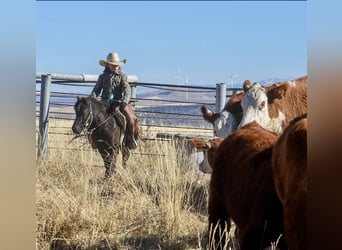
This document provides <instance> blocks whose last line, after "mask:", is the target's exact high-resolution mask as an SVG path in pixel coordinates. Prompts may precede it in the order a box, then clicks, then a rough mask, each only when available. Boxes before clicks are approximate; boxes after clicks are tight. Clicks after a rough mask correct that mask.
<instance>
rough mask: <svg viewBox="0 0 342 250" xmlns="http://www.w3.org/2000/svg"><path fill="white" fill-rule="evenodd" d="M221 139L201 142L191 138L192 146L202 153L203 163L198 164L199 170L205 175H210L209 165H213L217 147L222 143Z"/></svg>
mask: <svg viewBox="0 0 342 250" xmlns="http://www.w3.org/2000/svg"><path fill="white" fill-rule="evenodd" d="M223 140H224V139H223V138H220V137H215V138H213V139H210V140H208V141H207V140H203V139H200V138H193V139H192V141H191V142H192V144H193V145H194V147H195V148H197V149H198V150H201V151H203V154H204V158H203V161H202V162H201V163H200V164H199V170H200V171H202V172H203V173H206V174H211V173H212V168H211V164H213V161H214V157H215V153H216V150H217V148H218V146H219V145H220V144H221V142H222V141H223Z"/></svg>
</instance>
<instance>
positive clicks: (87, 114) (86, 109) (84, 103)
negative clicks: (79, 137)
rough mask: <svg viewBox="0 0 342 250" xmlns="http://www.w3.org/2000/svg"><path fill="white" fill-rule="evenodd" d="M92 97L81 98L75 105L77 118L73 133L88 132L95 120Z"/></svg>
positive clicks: (78, 98)
mask: <svg viewBox="0 0 342 250" xmlns="http://www.w3.org/2000/svg"><path fill="white" fill-rule="evenodd" d="M90 98H91V97H79V96H77V101H76V103H75V105H74V109H75V113H76V118H75V121H74V124H73V125H72V131H73V132H74V133H75V134H80V133H81V132H82V131H84V130H87V129H88V128H89V126H90V124H91V122H92V120H93V119H94V115H93V110H92V105H91V100H90Z"/></svg>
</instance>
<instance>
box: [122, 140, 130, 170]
mask: <svg viewBox="0 0 342 250" xmlns="http://www.w3.org/2000/svg"><path fill="white" fill-rule="evenodd" d="M121 152H122V167H123V168H126V167H127V161H128V158H129V156H130V155H131V152H130V151H129V149H128V148H127V147H126V146H124V145H122V147H121Z"/></svg>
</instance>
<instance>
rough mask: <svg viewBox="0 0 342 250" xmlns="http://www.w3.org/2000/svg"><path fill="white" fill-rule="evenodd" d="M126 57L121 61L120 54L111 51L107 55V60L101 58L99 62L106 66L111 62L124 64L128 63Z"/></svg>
mask: <svg viewBox="0 0 342 250" xmlns="http://www.w3.org/2000/svg"><path fill="white" fill-rule="evenodd" d="M126 61H127V60H126V59H123V60H122V61H120V59H119V55H118V54H117V53H115V52H114V53H109V54H108V56H107V61H105V60H100V61H99V63H100V65H102V66H104V67H106V66H107V63H109V64H113V65H122V64H125V63H126Z"/></svg>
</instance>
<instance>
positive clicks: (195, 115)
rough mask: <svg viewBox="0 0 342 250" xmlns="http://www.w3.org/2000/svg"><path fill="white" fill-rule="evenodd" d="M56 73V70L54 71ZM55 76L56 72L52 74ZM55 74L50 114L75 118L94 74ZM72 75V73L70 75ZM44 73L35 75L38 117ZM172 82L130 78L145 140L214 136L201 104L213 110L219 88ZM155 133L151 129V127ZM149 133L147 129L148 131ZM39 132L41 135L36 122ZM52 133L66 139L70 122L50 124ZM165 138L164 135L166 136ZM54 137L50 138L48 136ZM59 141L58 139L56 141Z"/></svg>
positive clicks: (231, 91)
mask: <svg viewBox="0 0 342 250" xmlns="http://www.w3.org/2000/svg"><path fill="white" fill-rule="evenodd" d="M55 75H56V74H55ZM52 76H54V74H52ZM59 78H63V77H52V79H51V91H50V99H49V108H48V116H49V119H50V120H51V119H52V120H65V121H70V122H72V121H73V120H74V119H75V112H74V109H73V106H74V103H75V102H76V100H77V96H80V97H82V96H88V95H89V94H90V93H91V91H92V88H93V87H94V85H95V82H96V80H95V78H92V79H91V80H79V79H77V78H76V79H73V78H71V79H67V80H65V79H59ZM69 78H70V77H69ZM41 85H42V77H41V75H40V74H37V77H36V118H37V120H38V118H39V115H40V109H41V95H42V93H41ZM212 85H213V87H208V86H209V84H208V85H206V86H194V85H188V84H186V85H173V84H165V83H143V82H130V86H131V89H132V98H131V105H132V106H133V107H134V112H135V114H136V116H137V117H138V119H139V123H140V126H141V128H142V132H143V135H146V137H145V138H144V139H145V140H156V139H162V138H158V133H165V132H166V133H172V134H178V135H181V134H192V135H196V134H198V135H202V136H212V135H213V132H212V131H213V130H212V125H211V124H209V123H208V122H206V121H205V120H204V119H203V118H202V114H201V111H200V107H201V106H202V105H207V106H208V107H209V108H210V109H212V110H214V109H215V107H216V105H217V100H216V95H217V88H216V87H215V84H212ZM239 90H240V88H227V89H226V97H228V98H229V97H230V96H231V95H233V94H234V93H235V92H236V91H239ZM152 129H153V130H154V133H152V134H151V133H150V130H152ZM146 131H147V132H148V133H147V132H146ZM168 131H169V132H168ZM36 133H37V136H38V135H39V131H38V126H37V131H36ZM48 133H49V135H51V136H50V137H55V135H60V136H65V141H68V140H70V138H72V132H71V126H70V127H69V125H64V126H57V127H56V126H51V127H49V131H48ZM164 139H165V138H164ZM49 140H51V138H50V139H49ZM55 142H57V141H55Z"/></svg>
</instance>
